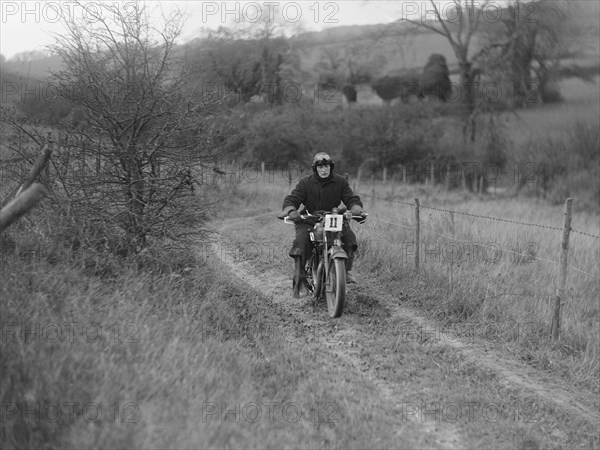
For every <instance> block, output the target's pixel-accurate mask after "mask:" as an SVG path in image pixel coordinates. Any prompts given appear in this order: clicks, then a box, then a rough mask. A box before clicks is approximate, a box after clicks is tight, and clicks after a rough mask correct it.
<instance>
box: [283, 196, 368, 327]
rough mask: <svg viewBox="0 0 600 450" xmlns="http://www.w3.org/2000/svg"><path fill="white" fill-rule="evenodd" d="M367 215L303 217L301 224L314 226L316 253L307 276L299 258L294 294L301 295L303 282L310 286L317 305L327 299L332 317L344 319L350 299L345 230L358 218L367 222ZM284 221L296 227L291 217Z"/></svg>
mask: <svg viewBox="0 0 600 450" xmlns="http://www.w3.org/2000/svg"><path fill="white" fill-rule="evenodd" d="M367 216H368V215H367V214H364V215H359V216H354V215H352V213H351V212H349V211H344V210H343V209H338V208H334V209H333V211H315V212H313V213H309V212H307V213H306V214H301V215H300V219H299V221H298V223H308V224H311V225H313V228H312V230H311V231H310V232H309V235H310V241H311V246H312V254H311V256H310V257H309V258H308V260H307V261H306V265H305V268H304V273H303V271H302V267H301V261H300V258H295V261H296V262H295V267H294V281H293V291H294V297H296V298H297V297H299V296H300V289H301V287H302V283H305V284H306V285H307V286H308V290H309V292H310V293H311V294H312V297H313V306H314V305H315V303H316V302H317V301H319V300H322V299H323V298H325V299H326V301H327V310H328V312H329V316H330V317H332V318H336V317H340V316H341V315H342V313H343V311H344V302H345V299H346V261H347V259H348V255H347V254H346V252H345V251H344V249H343V248H342V230H343V229H344V227H345V226H350V225H349V221H350V220H351V219H354V220H356V221H358V222H359V223H364V222H365V221H366V219H367ZM284 222H285V223H288V224H294V222H293V221H291V220H290V219H289V217H285V218H284Z"/></svg>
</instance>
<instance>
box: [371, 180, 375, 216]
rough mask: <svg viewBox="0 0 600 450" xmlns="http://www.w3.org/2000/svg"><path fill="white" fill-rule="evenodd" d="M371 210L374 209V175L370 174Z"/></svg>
mask: <svg viewBox="0 0 600 450" xmlns="http://www.w3.org/2000/svg"><path fill="white" fill-rule="evenodd" d="M371 208H375V175H374V174H371Z"/></svg>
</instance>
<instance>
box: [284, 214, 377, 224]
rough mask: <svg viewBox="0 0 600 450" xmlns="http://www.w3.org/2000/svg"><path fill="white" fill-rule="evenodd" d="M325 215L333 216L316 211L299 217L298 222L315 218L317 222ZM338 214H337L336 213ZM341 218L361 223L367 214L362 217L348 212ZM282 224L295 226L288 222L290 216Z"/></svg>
mask: <svg viewBox="0 0 600 450" xmlns="http://www.w3.org/2000/svg"><path fill="white" fill-rule="evenodd" d="M326 214H333V213H332V212H331V211H323V212H321V211H318V212H316V213H315V214H311V213H310V212H307V213H306V214H301V215H300V220H306V219H310V218H311V217H312V218H317V219H319V220H321V219H323V218H324V217H325V215H326ZM338 214H339V213H338ZM340 215H341V216H344V218H345V219H347V220H350V219H354V220H356V221H359V220H360V221H361V222H360V223H363V222H365V221H366V220H367V217H368V216H369V215H368V214H367V213H364V216H362V215H359V216H355V215H350V214H349V212H348V211H347V212H344V213H342V214H340ZM283 222H284V223H287V224H295V222H294V221H293V220H290V216H285V217H284V218H283Z"/></svg>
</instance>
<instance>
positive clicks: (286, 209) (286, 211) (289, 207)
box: [277, 206, 294, 219]
mask: <svg viewBox="0 0 600 450" xmlns="http://www.w3.org/2000/svg"><path fill="white" fill-rule="evenodd" d="M292 211H294V207H293V206H288V207H287V208H285V209H284V210H283V211H281V212H280V213H279V214H278V215H277V218H278V219H283V218H285V217H287V216H288V214H289V213H291V212H292Z"/></svg>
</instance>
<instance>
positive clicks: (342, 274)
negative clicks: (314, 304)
mask: <svg viewBox="0 0 600 450" xmlns="http://www.w3.org/2000/svg"><path fill="white" fill-rule="evenodd" d="M325 296H326V297H327V309H328V311H329V316H330V317H332V318H336V317H340V316H341V315H342V312H343V311H344V300H345V299H346V260H345V259H342V258H335V259H333V260H332V261H331V262H330V263H329V274H328V275H327V281H326V283H325Z"/></svg>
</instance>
